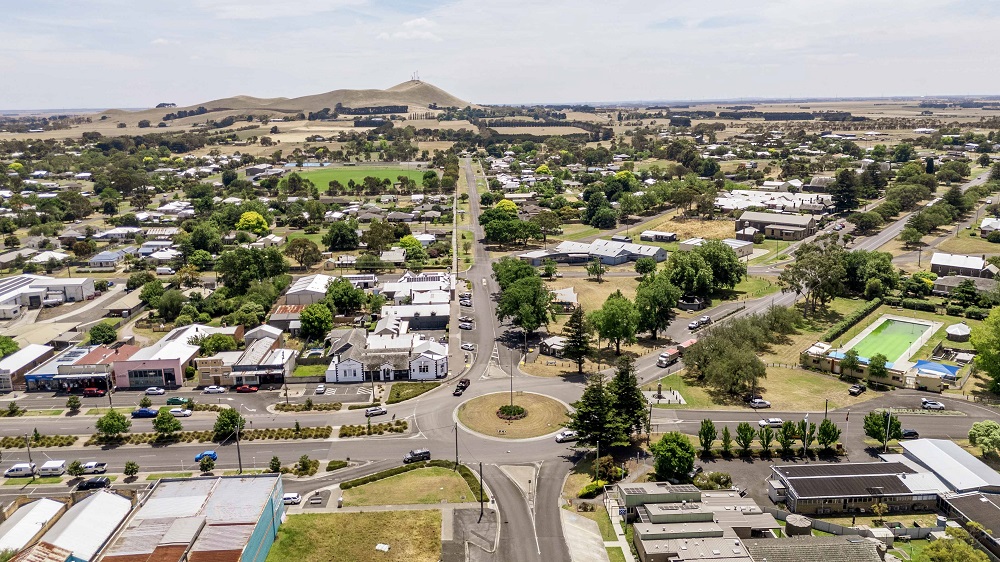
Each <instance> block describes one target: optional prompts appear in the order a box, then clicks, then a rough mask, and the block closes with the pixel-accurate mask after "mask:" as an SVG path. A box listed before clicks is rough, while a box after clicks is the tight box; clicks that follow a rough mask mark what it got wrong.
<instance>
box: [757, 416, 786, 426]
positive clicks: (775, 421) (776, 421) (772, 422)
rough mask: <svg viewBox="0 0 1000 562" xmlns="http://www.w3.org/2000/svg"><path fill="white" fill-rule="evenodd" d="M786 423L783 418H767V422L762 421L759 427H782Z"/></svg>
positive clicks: (758, 423)
mask: <svg viewBox="0 0 1000 562" xmlns="http://www.w3.org/2000/svg"><path fill="white" fill-rule="evenodd" d="M783 423H785V422H784V421H783V420H782V419H781V418H767V419H766V420H760V421H759V422H757V425H759V426H761V427H781V424H783Z"/></svg>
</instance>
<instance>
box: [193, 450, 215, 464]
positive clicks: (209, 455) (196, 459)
mask: <svg viewBox="0 0 1000 562" xmlns="http://www.w3.org/2000/svg"><path fill="white" fill-rule="evenodd" d="M206 458H207V459H212V460H213V461H217V460H219V454H218V453H216V452H215V451H202V452H200V453H198V454H197V455H195V456H194V462H201V459H206Z"/></svg>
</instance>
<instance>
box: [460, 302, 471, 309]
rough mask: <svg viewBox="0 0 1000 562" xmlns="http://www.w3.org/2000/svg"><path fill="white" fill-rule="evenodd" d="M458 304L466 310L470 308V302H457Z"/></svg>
mask: <svg viewBox="0 0 1000 562" xmlns="http://www.w3.org/2000/svg"><path fill="white" fill-rule="evenodd" d="M458 304H460V305H462V306H464V307H466V308H472V301H458Z"/></svg>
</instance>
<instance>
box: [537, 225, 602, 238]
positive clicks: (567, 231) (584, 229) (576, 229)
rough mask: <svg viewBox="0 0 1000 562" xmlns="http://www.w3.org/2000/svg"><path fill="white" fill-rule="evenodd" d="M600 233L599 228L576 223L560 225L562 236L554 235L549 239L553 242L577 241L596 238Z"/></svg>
mask: <svg viewBox="0 0 1000 562" xmlns="http://www.w3.org/2000/svg"><path fill="white" fill-rule="evenodd" d="M600 233H601V229H599V228H594V227H592V226H590V225H588V224H583V223H578V222H577V223H568V224H564V225H562V234H554V235H552V236H549V238H552V239H553V240H579V239H581V238H586V237H588V236H597V235H599V234H600Z"/></svg>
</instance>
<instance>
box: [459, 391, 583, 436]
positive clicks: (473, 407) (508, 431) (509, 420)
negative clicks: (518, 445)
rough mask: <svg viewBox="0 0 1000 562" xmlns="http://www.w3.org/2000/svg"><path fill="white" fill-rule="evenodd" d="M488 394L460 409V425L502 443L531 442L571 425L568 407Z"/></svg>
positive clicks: (543, 399) (524, 395) (538, 398)
mask: <svg viewBox="0 0 1000 562" xmlns="http://www.w3.org/2000/svg"><path fill="white" fill-rule="evenodd" d="M513 402H514V403H513V407H511V396H510V394H509V393H506V392H498V393H494V394H486V395H484V396H479V397H476V398H473V399H472V400H469V401H468V402H465V403H464V404H462V405H461V406H459V407H458V421H459V423H461V424H462V425H463V426H464V427H465V428H466V429H468V430H469V431H472V432H475V433H479V434H481V435H484V436H488V437H498V438H501V439H530V438H533V437H541V436H543V435H549V434H552V433H555V432H557V431H560V430H561V429H562V428H563V424H565V423H566V422H568V421H569V417H568V416H567V415H566V414H567V412H568V410H567V409H566V406H565V405H564V404H563V403H562V402H560V401H558V400H556V399H554V398H549V397H548V396H543V395H541V394H534V393H530V392H518V393H516V394H515V395H514V399H513Z"/></svg>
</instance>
